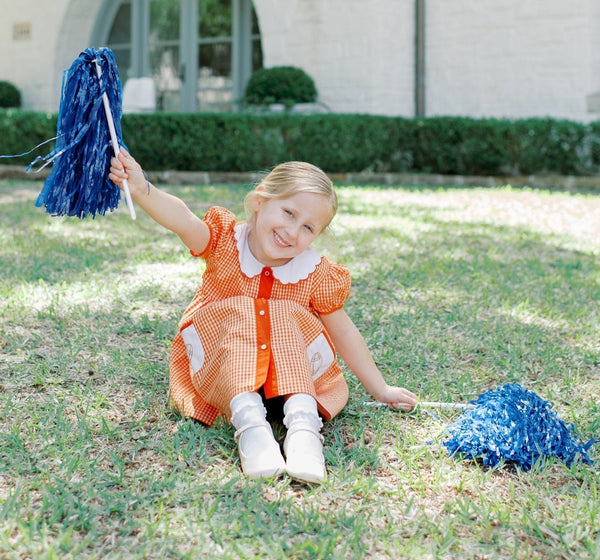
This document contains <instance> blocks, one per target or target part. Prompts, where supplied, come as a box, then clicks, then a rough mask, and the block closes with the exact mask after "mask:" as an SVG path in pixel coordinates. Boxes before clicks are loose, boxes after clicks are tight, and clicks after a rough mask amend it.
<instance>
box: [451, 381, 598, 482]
mask: <svg viewBox="0 0 600 560" xmlns="http://www.w3.org/2000/svg"><path fill="white" fill-rule="evenodd" d="M471 404H472V405H473V407H472V408H471V409H469V410H467V411H466V412H465V413H464V414H463V415H462V416H461V417H460V418H459V419H458V420H457V421H456V422H454V423H452V424H450V425H449V426H448V427H447V428H446V429H445V432H444V434H445V436H446V437H447V439H445V440H444V441H443V445H444V446H445V447H446V448H447V449H448V451H449V453H450V455H451V456H452V455H455V454H459V455H460V456H462V457H464V458H466V459H474V460H480V461H482V462H483V464H484V465H488V466H490V467H495V466H497V465H498V464H500V463H502V462H504V463H506V464H513V465H515V466H517V467H520V468H521V469H523V470H525V471H528V470H530V469H531V467H532V466H533V465H534V464H536V463H537V462H538V461H539V460H540V459H543V458H547V457H556V458H558V459H560V460H561V461H563V462H564V463H566V464H567V465H570V464H571V463H572V462H573V461H576V460H582V461H585V462H587V463H591V462H592V461H591V459H590V457H589V456H588V453H587V450H588V449H589V448H590V447H591V446H592V445H593V444H594V443H595V442H594V440H590V441H588V442H587V443H586V444H585V445H582V444H581V443H579V441H578V440H577V437H576V429H575V426H574V425H573V424H570V423H565V422H564V421H562V420H561V419H560V418H558V416H557V415H556V412H554V411H553V410H552V404H551V403H549V402H548V401H545V400H544V399H542V398H540V397H539V396H538V395H536V394H535V393H534V392H533V391H528V390H527V389H524V388H523V387H521V386H520V385H518V384H507V385H503V386H502V387H498V388H496V389H492V390H490V391H487V392H485V393H483V394H482V395H480V396H479V397H478V398H477V399H476V400H474V401H471Z"/></svg>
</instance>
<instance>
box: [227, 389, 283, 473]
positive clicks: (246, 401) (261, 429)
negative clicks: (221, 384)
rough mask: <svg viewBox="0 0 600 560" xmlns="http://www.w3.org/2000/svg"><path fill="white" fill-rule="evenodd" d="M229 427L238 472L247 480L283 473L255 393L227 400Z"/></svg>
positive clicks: (275, 446) (276, 447)
mask: <svg viewBox="0 0 600 560" xmlns="http://www.w3.org/2000/svg"><path fill="white" fill-rule="evenodd" d="M230 406H231V423H232V424H233V425H234V426H235V428H236V432H235V440H236V442H237V444H238V451H239V454H240V460H241V463H242V470H243V471H244V473H246V474H247V475H248V476H249V477H251V478H270V477H272V476H278V475H280V474H282V473H283V471H284V470H285V461H284V460H283V457H282V455H281V450H280V448H279V444H278V443H277V442H276V441H275V438H274V437H273V430H272V429H271V425H270V424H269V423H268V422H267V420H266V409H265V407H264V404H263V401H262V398H261V396H260V395H259V394H258V393H241V394H239V395H237V396H235V397H234V398H233V399H232V400H231V404H230Z"/></svg>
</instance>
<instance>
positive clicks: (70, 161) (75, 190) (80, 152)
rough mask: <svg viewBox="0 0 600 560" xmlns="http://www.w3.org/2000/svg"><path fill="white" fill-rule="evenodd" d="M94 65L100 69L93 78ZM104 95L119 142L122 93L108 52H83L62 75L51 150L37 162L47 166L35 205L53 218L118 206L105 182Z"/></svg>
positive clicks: (108, 154)
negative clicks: (46, 172) (48, 172)
mask: <svg viewBox="0 0 600 560" xmlns="http://www.w3.org/2000/svg"><path fill="white" fill-rule="evenodd" d="M95 61H97V62H98V64H99V66H100V69H101V74H102V75H101V77H99V76H98V72H97V70H96V64H95ZM105 92H106V94H107V96H108V100H109V105H110V108H111V112H112V116H113V120H114V125H115V132H116V135H117V138H118V141H119V143H120V144H122V133H121V124H120V123H121V106H122V89H121V82H120V80H119V72H118V70H117V65H116V62H115V58H114V55H113V53H112V51H111V50H110V49H107V48H101V49H98V50H94V49H86V50H85V51H83V52H82V53H81V54H80V55H79V57H78V58H77V59H76V60H75V61H74V62H73V64H72V65H71V67H70V68H69V69H68V70H66V71H65V73H64V75H63V84H62V91H61V102H60V108H59V114H58V125H57V133H58V135H57V141H56V147H55V149H54V150H53V151H52V152H51V153H50V154H48V155H47V156H45V157H43V158H38V159H37V160H36V161H34V162H33V163H32V164H31V165H30V166H29V167H32V166H33V165H35V164H36V163H37V162H38V161H39V159H41V160H42V161H44V162H46V165H47V164H48V163H50V162H52V171H51V172H50V175H49V177H48V178H47V179H46V182H45V183H44V187H43V188H42V191H41V192H40V194H39V196H38V199H37V202H36V206H42V205H44V206H45V207H46V210H47V212H48V213H49V214H52V215H53V216H62V215H67V216H77V217H79V218H85V217H86V216H87V215H90V214H91V215H92V216H95V214H96V213H98V214H102V215H103V214H104V213H105V212H106V211H108V210H114V209H115V208H117V206H118V205H119V199H120V196H121V194H120V191H119V188H118V187H117V186H116V185H114V184H113V183H112V182H111V181H110V180H109V179H108V173H109V169H110V159H111V157H112V155H113V151H112V146H111V142H110V141H111V137H110V131H109V127H108V122H107V119H106V115H105V113H104V108H103V101H102V94H103V93H105Z"/></svg>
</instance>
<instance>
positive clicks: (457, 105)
mask: <svg viewBox="0 0 600 560" xmlns="http://www.w3.org/2000/svg"><path fill="white" fill-rule="evenodd" d="M592 5H593V2H590V1H589V0H571V1H569V2H564V1H562V0H503V1H501V2H500V1H498V0H454V1H453V2H448V1H447V0H428V1H427V27H426V33H427V112H428V114H469V115H473V116H476V117H478V116H508V117H526V116H532V115H535V116H546V115H552V116H554V117H571V118H586V96H587V95H588V94H590V93H592V91H594V89H595V85H594V84H593V81H592V75H593V72H592V71H593V66H594V65H596V67H597V61H598V58H597V56H596V57H595V60H594V59H593V58H592V48H591V47H592V43H593V42H594V41H596V38H595V37H594V31H593V28H594V25H597V15H596V18H593V17H590V16H591V10H590V7H591V6H592ZM596 11H597V10H596ZM596 74H597V72H596ZM594 79H595V80H597V78H594Z"/></svg>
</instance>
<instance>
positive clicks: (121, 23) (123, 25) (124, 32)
mask: <svg viewBox="0 0 600 560" xmlns="http://www.w3.org/2000/svg"><path fill="white" fill-rule="evenodd" d="M130 29H131V4H130V3H129V2H127V3H126V4H121V7H120V8H119V10H118V11H117V15H116V16H115V19H114V21H113V24H112V27H111V28H110V33H109V34H108V43H109V44H113V43H129V42H130V41H131V33H130Z"/></svg>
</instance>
